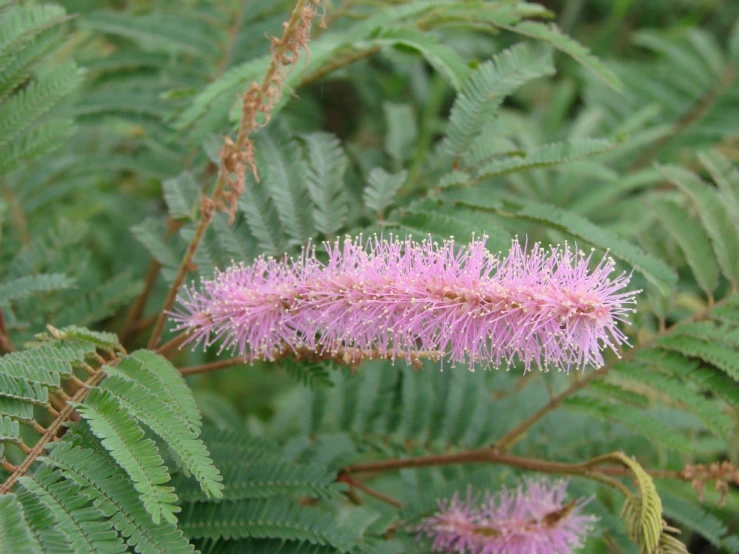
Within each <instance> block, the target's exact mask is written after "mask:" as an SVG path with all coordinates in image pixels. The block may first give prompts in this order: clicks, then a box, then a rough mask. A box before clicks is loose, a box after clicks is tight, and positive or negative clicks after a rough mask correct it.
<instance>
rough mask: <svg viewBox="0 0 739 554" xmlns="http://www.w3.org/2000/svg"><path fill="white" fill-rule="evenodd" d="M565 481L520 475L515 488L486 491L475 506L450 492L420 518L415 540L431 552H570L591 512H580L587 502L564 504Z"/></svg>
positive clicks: (579, 542) (581, 537) (590, 526)
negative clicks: (427, 543)
mask: <svg viewBox="0 0 739 554" xmlns="http://www.w3.org/2000/svg"><path fill="white" fill-rule="evenodd" d="M566 494H567V481H566V480H561V481H554V482H551V481H547V480H544V479H524V481H523V484H522V485H519V487H518V488H517V489H516V490H508V489H503V490H502V491H501V492H499V493H498V494H496V495H489V494H488V495H486V498H485V500H484V502H483V503H482V505H479V506H478V505H476V502H475V499H474V498H470V496H469V494H468V496H467V500H466V501H465V502H463V501H461V500H460V499H459V496H457V495H455V496H454V497H452V499H451V500H450V501H448V502H439V512H438V513H437V514H435V515H433V516H431V517H429V518H426V519H425V520H423V522H422V523H421V524H420V525H419V527H418V536H419V539H423V538H424V537H426V538H428V539H431V540H432V548H433V551H434V552H455V553H467V554H570V553H571V552H574V551H575V549H577V548H581V547H582V546H583V545H584V544H585V539H586V537H587V535H588V534H589V533H590V532H591V531H592V529H593V524H594V523H595V521H596V519H597V518H596V517H595V516H591V515H583V514H582V509H583V507H584V506H585V505H586V504H587V500H583V499H580V500H577V501H575V500H573V501H570V502H565V497H566Z"/></svg>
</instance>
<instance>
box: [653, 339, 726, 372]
mask: <svg viewBox="0 0 739 554" xmlns="http://www.w3.org/2000/svg"><path fill="white" fill-rule="evenodd" d="M657 344H658V345H659V346H660V347H662V348H665V349H667V350H673V351H675V352H680V353H681V354H684V355H686V356H690V357H692V358H698V359H701V360H703V361H705V362H708V363H709V364H712V365H713V366H715V367H717V368H719V369H720V370H722V371H724V372H725V373H726V374H727V375H729V377H731V378H732V379H734V381H739V351H737V350H735V349H733V348H731V347H729V346H725V345H722V344H717V343H711V342H704V341H701V340H699V339H695V338H693V337H690V336H669V337H665V338H662V339H659V340H658V341H657Z"/></svg>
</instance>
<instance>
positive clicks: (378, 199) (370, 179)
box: [362, 167, 408, 214]
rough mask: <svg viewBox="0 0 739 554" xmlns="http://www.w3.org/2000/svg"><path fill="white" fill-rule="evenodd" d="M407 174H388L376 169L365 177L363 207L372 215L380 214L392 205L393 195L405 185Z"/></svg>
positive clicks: (404, 172) (378, 168) (379, 168)
mask: <svg viewBox="0 0 739 554" xmlns="http://www.w3.org/2000/svg"><path fill="white" fill-rule="evenodd" d="M407 176H408V172H406V171H401V172H399V173H395V174H393V173H388V172H387V171H385V170H384V169H382V168H381V167H376V168H374V169H373V170H372V171H370V174H369V175H368V176H367V187H366V188H365V189H364V192H363V195H362V197H363V199H364V205H365V206H366V207H367V209H369V210H370V211H371V212H372V213H374V214H382V212H383V211H384V210H385V209H386V208H387V207H388V206H390V205H391V204H392V202H393V199H394V198H395V194H396V193H397V192H398V190H399V189H400V187H402V186H403V183H405V180H406V177H407Z"/></svg>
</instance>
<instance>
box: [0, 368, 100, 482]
mask: <svg viewBox="0 0 739 554" xmlns="http://www.w3.org/2000/svg"><path fill="white" fill-rule="evenodd" d="M104 378H105V372H104V371H103V370H102V369H101V370H98V372H97V373H95V375H92V376H91V377H90V378H89V379H88V380H87V381H85V384H86V385H87V387H85V388H83V389H80V390H79V391H77V393H76V394H75V395H74V396H73V397H72V398H71V400H72V401H73V402H82V401H83V400H84V399H85V398H86V397H87V395H88V393H89V392H90V387H94V386H97V385H98V384H100V382H101V381H102V380H103V379H104ZM74 413H75V411H74V408H73V407H72V405H71V404H65V405H64V408H62V409H61V410H60V411H59V416H58V417H57V418H56V419H55V420H54V421H53V422H52V423H51V425H49V426H48V427H47V428H46V431H45V432H44V434H43V435H41V438H39V440H38V442H37V443H36V444H35V445H34V446H33V448H31V449H30V451H29V453H28V455H27V456H26V459H25V460H23V462H22V463H21V464H20V465H19V466H18V467H16V468H15V470H14V471H13V472H12V473H11V474H10V476H9V477H8V478H7V480H6V481H5V482H4V483H3V484H2V485H0V494H7V493H8V492H10V489H11V488H13V485H14V484H15V482H16V481H17V480H18V477H20V476H21V475H25V474H26V473H27V472H28V470H29V469H31V466H32V465H33V463H34V462H35V461H36V459H37V458H38V457H39V456H41V455H42V454H43V453H44V448H45V447H46V445H47V444H48V443H50V442H51V441H53V440H55V438H56V434H57V432H58V431H59V430H60V429H62V427H63V426H64V424H65V423H66V422H67V421H68V420H70V419H71V417H72V414H74Z"/></svg>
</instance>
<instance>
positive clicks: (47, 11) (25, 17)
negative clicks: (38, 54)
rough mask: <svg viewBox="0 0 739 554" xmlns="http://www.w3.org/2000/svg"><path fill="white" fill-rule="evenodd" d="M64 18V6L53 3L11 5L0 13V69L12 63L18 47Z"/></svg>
mask: <svg viewBox="0 0 739 554" xmlns="http://www.w3.org/2000/svg"><path fill="white" fill-rule="evenodd" d="M65 19H66V12H65V11H64V8H62V7H60V6H55V5H53V4H51V5H44V6H19V7H13V8H11V9H10V10H8V11H5V12H3V13H2V14H0V71H4V70H5V69H6V68H7V67H8V65H9V64H11V63H13V58H14V56H15V54H16V52H17V51H18V48H19V47H21V46H22V45H25V44H27V43H29V42H31V41H32V40H33V39H34V38H35V37H37V36H38V35H39V34H41V33H43V32H44V31H45V30H46V29H50V28H52V27H54V26H56V25H58V24H59V23H61V22H63V21H64V20H65Z"/></svg>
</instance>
